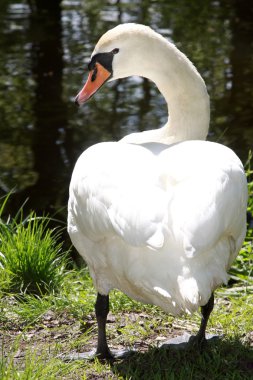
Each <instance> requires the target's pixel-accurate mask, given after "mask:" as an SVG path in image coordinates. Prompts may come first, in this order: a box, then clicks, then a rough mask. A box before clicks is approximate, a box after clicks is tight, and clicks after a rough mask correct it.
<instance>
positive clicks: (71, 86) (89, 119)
mask: <svg viewBox="0 0 253 380" xmlns="http://www.w3.org/2000/svg"><path fill="white" fill-rule="evenodd" d="M11 3H12V1H10V0H4V1H3V4H1V13H0V22H1V26H0V28H2V31H3V33H0V46H1V49H2V53H3V54H2V57H1V58H0V91H1V93H2V94H3V96H1V97H0V134H1V145H0V149H1V152H0V173H2V174H1V177H0V179H1V181H2V182H1V181H0V188H1V183H2V184H3V186H2V187H3V188H2V190H4V189H7V188H8V187H13V184H15V185H16V190H19V192H18V193H17V194H16V198H15V199H14V207H15V202H17V205H18V206H19V205H20V204H21V203H22V202H23V200H24V198H26V197H29V198H30V203H29V204H28V205H29V207H31V208H35V209H37V210H38V209H40V210H42V209H43V210H45V209H47V210H49V211H51V210H52V208H56V209H58V208H60V207H61V206H65V205H66V202H67V192H68V184H69V180H70V175H71V170H72V167H73V165H74V162H75V160H76V158H77V157H78V155H79V154H80V152H81V151H82V150H83V149H84V148H86V147H87V146H89V145H91V144H94V143H96V142H99V141H106V140H117V139H119V138H121V137H123V136H124V135H125V134H127V133H129V132H132V131H136V130H145V129H151V128H154V127H159V126H161V125H163V124H164V122H165V120H166V116H167V109H166V106H165V104H164V102H163V99H162V98H161V96H159V94H158V91H157V89H156V88H155V87H154V85H153V84H152V83H151V82H149V81H148V80H146V79H136V78H134V79H128V80H120V81H117V82H114V83H112V84H107V85H105V86H104V87H103V88H102V89H101V91H100V92H99V93H97V94H96V95H95V97H94V98H93V99H92V100H91V101H90V102H88V103H87V104H85V105H84V106H83V107H82V108H80V109H79V110H78V109H77V108H76V107H75V106H74V104H73V98H74V95H75V94H76V93H77V92H78V90H79V89H80V87H81V86H82V85H83V81H84V80H85V78H84V77H85V76H86V74H87V69H86V66H87V62H88V60H89V57H90V54H91V52H92V50H93V47H94V45H95V43H96V42H97V40H98V38H99V37H100V36H101V35H102V34H103V33H104V32H105V31H106V30H107V29H109V28H111V27H113V26H115V25H116V24H118V23H120V22H140V23H144V24H148V25H150V26H152V27H153V28H154V29H156V30H158V31H160V32H161V33H162V34H164V35H165V36H166V37H168V38H170V39H172V40H173V41H174V42H175V43H176V44H177V45H178V47H179V48H180V49H182V50H183V51H184V52H185V53H186V54H187V55H188V56H189V57H190V59H191V60H193V62H194V63H195V65H196V66H197V68H198V69H199V71H200V72H201V74H202V75H203V76H204V78H205V80H206V82H207V85H208V88H209V92H210V95H211V104H212V109H213V113H212V128H211V132H212V133H211V136H210V138H212V139H213V140H217V139H220V141H221V142H224V143H226V144H232V145H233V146H234V147H236V149H237V151H238V152H239V153H241V150H242V149H244V150H245V152H244V157H245V156H246V155H247V150H248V148H249V147H250V146H251V145H253V136H252V128H251V126H250V125H249V124H250V122H252V81H253V78H252V75H253V64H252V46H251V36H252V22H251V20H252V6H251V4H250V2H248V1H246V0H244V1H240V0H238V1H237V0H236V1H234V2H224V3H223V2H222V3H221V2H219V1H217V2H213V1H211V0H210V1H205V2H199V1H197V0H193V1H191V2H190V6H189V2H188V1H186V0H184V1H181V2H177V1H169V2H168V1H163V0H160V1H153V2H150V1H144V0H143V1H141V0H140V1H138V2H135V4H133V2H130V1H129V2H125V1H120V0H117V1H114V2H110V3H109V2H108V3H106V4H104V3H102V4H101V1H99V0H85V1H79V2H64V1H62V2H60V0H58V1H56V0H54V1H52V0H30V1H29V6H28V5H24V4H23V5H22V7H23V8H22V12H19V13H18V12H17V13H16V14H14V13H13V14H12V13H11V12H10V9H11V8H10V4H11ZM8 7H9V8H8ZM12 7H13V5H12ZM21 13H22V14H21ZM7 14H8V16H7ZM7 21H8V22H7ZM158 69H159V68H158ZM171 75H173V73H171ZM238 125H240V128H238ZM224 130H225V133H224ZM238 137H240V139H241V140H242V144H241V145H240V146H239V144H237V141H239V140H240V139H239V138H238ZM242 147H243V148H242ZM240 149H241V150H240ZM15 200H16V201H15Z"/></svg>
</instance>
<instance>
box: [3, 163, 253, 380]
mask: <svg viewBox="0 0 253 380" xmlns="http://www.w3.org/2000/svg"><path fill="white" fill-rule="evenodd" d="M252 174H253V173H252V170H251V168H250V166H248V176H249V193H250V201H249V208H248V211H249V213H250V214H251V215H252V214H253V181H252ZM7 201H8V199H6V200H3V202H2V207H1V209H0V211H1V212H0V215H3V212H4V207H5V204H6V202H7ZM0 219H1V220H0V252H1V254H0V265H1V268H0V275H1V280H0V332H1V335H0V342H1V351H2V354H1V355H0V378H1V379H3V380H16V379H21V380H23V379H26V380H27V379H28V380H30V379H31V380H32V379H41V380H44V379H45V380H48V379H67V380H72V379H84V380H86V379H97V380H98V379H124V380H127V379H128V380H130V379H132V380H136V379H137V380H138V379H147V378H148V379H151V380H152V379H154V380H160V379H161V380H162V379H165V380H166V379H168V380H174V379H175V380H177V379H179V380H180V379H184V380H185V379H189V380H191V379H192V380H204V379H208V380H214V379H215V380H219V379H220V380H221V379H222V380H223V379H227V380H246V379H253V327H252V310H253V309H252V305H253V273H252V267H253V265H252V264H253V246H252V241H253V228H252V227H253V226H252V225H251V227H250V228H249V229H248V232H247V237H246V239H245V243H244V245H243V247H242V249H241V252H240V255H239V256H238V258H237V260H236V261H235V263H234V265H233V268H232V269H231V278H232V279H231V282H230V286H229V287H223V288H221V289H219V290H218V291H217V292H216V303H215V308H214V311H213V313H212V315H211V318H210V321H209V324H208V332H210V333H214V334H218V335H220V336H222V335H223V338H222V339H220V340H218V341H216V342H213V343H211V344H209V345H208V346H207V348H206V349H205V351H204V352H199V351H197V350H192V349H188V350H174V349H172V348H170V349H167V350H165V349H162V348H158V346H159V345H160V344H161V343H163V342H164V341H165V340H166V339H168V338H170V337H173V336H175V335H180V334H182V333H183V332H184V331H187V332H189V333H194V332H196V331H197V330H198V327H199V323H200V316H199V315H198V314H197V313H196V314H194V315H192V316H183V317H182V318H173V317H171V316H169V315H166V314H165V313H164V312H162V311H161V310H160V309H159V308H157V307H154V306H150V305H143V304H141V303H138V302H134V301H132V300H131V299H129V298H128V297H126V296H125V295H123V294H122V293H120V292H118V291H114V292H112V293H111V295H110V308H111V313H110V314H109V317H108V324H107V326H108V327H107V331H108V339H109V344H110V346H111V347H112V348H123V347H126V346H128V347H131V348H135V349H136V350H137V351H136V353H135V354H134V355H133V356H131V357H129V358H128V359H125V360H118V361H115V362H114V363H105V362H99V361H98V360H94V361H84V360H77V361H65V360H64V357H65V356H66V355H68V354H70V353H73V352H83V351H87V350H91V349H93V348H94V347H95V345H96V336H97V325H96V320H95V315H94V302H95V297H96V295H95V290H94V288H93V286H92V282H91V279H90V277H89V275H88V272H87V270H86V269H85V268H83V269H78V268H76V267H75V266H74V265H73V267H72V269H71V268H70V267H69V265H68V269H66V268H67V264H68V261H67V252H65V253H64V252H63V248H62V243H61V235H60V231H59V230H51V229H50V228H49V224H48V223H49V219H48V218H46V217H42V218H38V217H37V216H36V215H35V214H34V213H32V214H30V215H29V217H28V218H25V219H24V220H23V218H22V212H20V213H19V215H17V216H16V217H15V218H14V219H11V218H7V219H6V220H5V221H4V220H3V218H0Z"/></svg>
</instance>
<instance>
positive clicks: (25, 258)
mask: <svg viewBox="0 0 253 380" xmlns="http://www.w3.org/2000/svg"><path fill="white" fill-rule="evenodd" d="M7 200H8V197H7V198H5V199H4V201H3V206H2V208H1V209H0V284H1V289H2V290H4V291H5V292H13V293H18V294H19V293H28V294H39V295H42V294H45V293H47V292H50V291H53V290H57V288H59V286H60V285H61V282H62V279H63V277H64V276H65V268H66V265H67V254H66V253H63V251H62V245H63V243H62V242H61V241H60V238H61V234H60V231H59V230H51V229H49V228H48V224H49V221H50V219H49V218H47V217H37V216H36V214H35V213H34V212H31V213H30V215H29V216H28V217H27V218H25V219H24V220H23V219H22V212H20V213H18V215H16V217H15V218H13V219H12V218H8V219H7V221H4V220H3V219H2V218H1V216H2V213H3V211H4V206H5V205H6V202H7Z"/></svg>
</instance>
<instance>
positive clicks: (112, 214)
mask: <svg viewBox="0 0 253 380" xmlns="http://www.w3.org/2000/svg"><path fill="white" fill-rule="evenodd" d="M115 157H116V160H115ZM157 178H158V175H157V168H156V158H155V157H154V155H153V154H152V153H150V152H149V151H148V150H146V149H144V148H142V147H138V146H134V145H129V144H114V143H103V144H98V145H96V146H94V147H92V149H89V150H88V151H86V152H85V154H84V155H83V156H81V157H80V159H79V161H78V163H77V165H76V168H75V171H74V174H73V177H72V182H71V186H70V201H69V209H70V212H72V213H74V215H75V223H76V225H78V228H79V229H81V230H82V232H83V233H84V234H85V235H86V237H88V238H89V239H92V240H95V241H96V240H101V239H103V238H105V237H109V236H111V237H113V236H119V237H121V238H122V239H123V240H124V241H125V242H126V243H128V244H130V245H132V246H149V247H151V248H159V247H161V246H162V245H163V243H164V225H165V223H164V219H165V218H166V214H167V212H166V210H167V208H168V207H167V203H168V201H167V199H168V196H167V194H166V193H165V192H164V191H163V190H162V189H161V188H160V187H159V186H158V183H157V181H158V179H157Z"/></svg>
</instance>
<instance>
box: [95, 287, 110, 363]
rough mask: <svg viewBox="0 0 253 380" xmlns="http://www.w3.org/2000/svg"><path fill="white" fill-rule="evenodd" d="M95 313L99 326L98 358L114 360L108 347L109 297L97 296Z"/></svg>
mask: <svg viewBox="0 0 253 380" xmlns="http://www.w3.org/2000/svg"><path fill="white" fill-rule="evenodd" d="M95 312H96V318H97V324H98V342H97V350H96V356H98V357H99V358H100V359H112V354H111V352H110V350H109V347H108V345H107V339H106V320H107V315H108V313H109V296H108V295H107V296H103V295H101V294H100V293H98V294H97V300H96V304H95Z"/></svg>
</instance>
